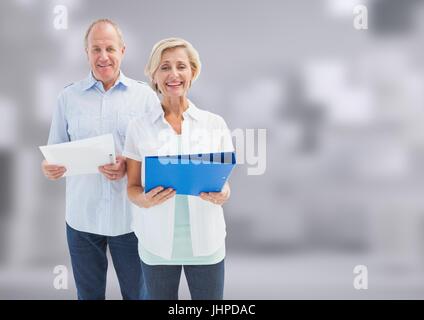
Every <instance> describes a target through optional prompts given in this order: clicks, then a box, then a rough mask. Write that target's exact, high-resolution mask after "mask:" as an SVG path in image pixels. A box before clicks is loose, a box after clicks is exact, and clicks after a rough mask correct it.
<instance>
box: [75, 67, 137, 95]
mask: <svg viewBox="0 0 424 320" xmlns="http://www.w3.org/2000/svg"><path fill="white" fill-rule="evenodd" d="M97 82H98V80H97V79H96V78H94V76H93V72H91V71H90V74H89V75H88V77H87V78H86V79H85V80H84V83H83V86H82V89H83V90H88V89H91V88H92V87H93V86H94V85H95V84H96V83H97ZM119 83H121V84H123V85H124V86H125V87H128V86H129V85H130V81H129V79H128V78H127V77H126V76H125V75H124V73H123V72H122V71H119V77H118V79H117V80H116V82H115V85H114V86H117V85H118V84H119Z"/></svg>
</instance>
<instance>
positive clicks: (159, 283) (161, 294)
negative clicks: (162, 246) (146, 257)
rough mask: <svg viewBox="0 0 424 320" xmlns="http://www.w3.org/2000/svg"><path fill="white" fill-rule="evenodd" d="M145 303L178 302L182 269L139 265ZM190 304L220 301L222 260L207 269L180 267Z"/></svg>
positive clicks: (203, 266) (222, 275) (169, 266)
mask: <svg viewBox="0 0 424 320" xmlns="http://www.w3.org/2000/svg"><path fill="white" fill-rule="evenodd" d="M141 264H142V268H143V275H144V283H145V285H146V290H147V299H148V300H178V287H179V284H180V277H181V269H182V267H183V266H182V265H148V264H145V263H144V262H143V261H142V262H141ZM184 274H185V276H186V279H187V284H188V288H189V289H190V295H191V298H192V299H193V300H222V299H223V296H224V260H222V261H221V262H219V263H217V264H211V265H184Z"/></svg>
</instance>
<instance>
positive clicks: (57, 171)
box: [41, 160, 66, 180]
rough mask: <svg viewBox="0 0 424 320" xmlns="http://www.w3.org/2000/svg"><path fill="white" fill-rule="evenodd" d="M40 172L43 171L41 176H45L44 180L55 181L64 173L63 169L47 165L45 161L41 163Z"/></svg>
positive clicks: (64, 169)
mask: <svg viewBox="0 0 424 320" xmlns="http://www.w3.org/2000/svg"><path fill="white" fill-rule="evenodd" d="M41 170H42V171H43V174H44V175H45V176H46V178H47V179H50V180H57V179H59V178H61V177H62V176H63V175H64V174H65V172H66V168H65V167H63V166H58V165H55V164H49V163H48V162H47V161H46V160H43V162H41Z"/></svg>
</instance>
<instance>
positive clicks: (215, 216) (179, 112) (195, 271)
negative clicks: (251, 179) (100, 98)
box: [123, 38, 234, 300]
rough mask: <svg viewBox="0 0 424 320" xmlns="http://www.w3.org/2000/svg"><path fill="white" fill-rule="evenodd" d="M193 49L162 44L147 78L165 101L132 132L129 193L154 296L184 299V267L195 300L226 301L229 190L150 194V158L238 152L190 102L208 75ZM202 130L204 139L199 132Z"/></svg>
mask: <svg viewBox="0 0 424 320" xmlns="http://www.w3.org/2000/svg"><path fill="white" fill-rule="evenodd" d="M200 68H201V64H200V59H199V55H198V53H197V51H196V50H195V49H194V48H193V46H192V45H191V44H190V43H189V42H187V41H185V40H183V39H179V38H170V39H165V40H162V41H160V42H158V43H157V44H156V45H155V46H154V47H153V49H152V52H151V55H150V59H149V62H148V64H147V66H146V69H145V73H146V75H147V76H148V77H149V79H150V81H151V86H152V88H153V89H154V90H155V91H156V92H157V93H158V95H159V97H160V100H161V104H158V105H157V106H156V108H153V111H152V112H150V113H149V114H147V115H145V116H143V117H140V118H137V119H134V120H132V121H131V122H130V124H129V126H128V130H127V138H126V143H125V148H124V153H123V155H124V156H125V157H127V171H128V196H129V198H130V200H131V201H132V203H133V204H134V206H133V209H134V210H133V212H134V215H133V216H134V221H133V228H134V231H135V234H136V235H137V237H138V239H139V245H138V246H139V254H140V258H141V261H142V266H143V272H144V278H145V281H146V282H145V283H146V289H147V295H148V297H147V298H148V299H175V300H176V299H178V287H179V282H180V276H181V270H182V269H184V273H185V276H186V278H187V282H188V287H189V289H190V294H191V297H192V299H223V291H224V258H225V236H226V231H225V221H224V215H223V209H222V204H224V203H225V202H226V201H227V200H228V199H229V197H230V187H229V185H228V183H226V184H225V185H224V187H223V189H222V190H221V192H208V193H201V194H200V196H198V197H197V196H186V195H176V191H175V190H172V189H170V188H168V189H164V188H163V187H161V186H159V187H157V188H155V189H153V190H151V191H149V192H147V193H145V192H144V167H143V159H144V157H145V156H150V155H166V154H168V155H169V154H199V153H211V152H228V151H233V150H234V148H233V145H232V141H231V135H230V133H229V130H228V128H227V125H226V123H225V121H224V120H223V118H221V117H220V116H218V115H216V114H213V113H211V112H208V111H204V110H201V109H199V108H197V107H196V106H195V105H194V104H193V103H192V102H191V101H189V100H188V98H187V93H188V90H189V89H190V87H191V85H192V83H193V82H194V81H195V79H196V78H197V77H198V75H199V73H200ZM199 133H201V134H199Z"/></svg>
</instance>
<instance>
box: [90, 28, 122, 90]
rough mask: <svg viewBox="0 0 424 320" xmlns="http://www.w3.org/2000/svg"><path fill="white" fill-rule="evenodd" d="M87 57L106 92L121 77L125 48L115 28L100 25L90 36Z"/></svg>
mask: <svg viewBox="0 0 424 320" xmlns="http://www.w3.org/2000/svg"><path fill="white" fill-rule="evenodd" d="M87 40H88V46H87V56H88V61H89V62H90V67H91V70H92V71H93V74H94V77H95V78H96V79H97V80H99V81H101V82H102V83H103V86H104V88H105V90H108V89H109V88H110V87H112V86H113V84H114V83H115V81H116V79H117V78H118V76H119V70H120V68H121V60H122V57H123V55H124V52H125V47H123V46H122V45H121V42H120V41H119V36H118V33H117V32H116V30H115V28H114V27H113V26H111V25H110V24H108V23H98V24H96V25H95V26H94V27H93V28H92V29H91V32H90V34H89V35H88V39H87Z"/></svg>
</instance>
